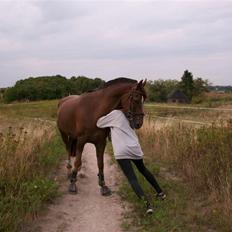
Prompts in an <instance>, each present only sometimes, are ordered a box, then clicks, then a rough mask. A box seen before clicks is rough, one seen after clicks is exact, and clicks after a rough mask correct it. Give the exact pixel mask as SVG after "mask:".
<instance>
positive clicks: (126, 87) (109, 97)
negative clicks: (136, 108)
mask: <svg viewBox="0 0 232 232" xmlns="http://www.w3.org/2000/svg"><path fill="white" fill-rule="evenodd" d="M132 86H133V85H132V84H122V85H120V86H110V87H107V88H105V89H104V90H105V92H104V112H105V113H109V112H110V111H112V110H114V109H116V108H117V106H118V104H119V102H120V99H121V97H122V96H123V95H124V94H126V93H128V92H129V91H130V89H131V88H132Z"/></svg>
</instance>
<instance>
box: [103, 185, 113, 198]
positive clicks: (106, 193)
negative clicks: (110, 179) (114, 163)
mask: <svg viewBox="0 0 232 232" xmlns="http://www.w3.org/2000/svg"><path fill="white" fill-rule="evenodd" d="M111 194H112V191H111V189H110V188H109V187H107V186H106V185H105V186H102V187H101V195H102V196H110V195H111Z"/></svg>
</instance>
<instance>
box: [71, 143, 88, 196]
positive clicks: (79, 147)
mask: <svg viewBox="0 0 232 232" xmlns="http://www.w3.org/2000/svg"><path fill="white" fill-rule="evenodd" d="M75 142H76V143H75V146H74V144H73V148H72V156H74V155H75V161H74V168H73V170H72V173H71V176H70V185H69V192H70V193H77V186H76V181H77V173H78V171H80V169H81V164H82V162H81V157H82V152H83V148H84V144H77V140H75Z"/></svg>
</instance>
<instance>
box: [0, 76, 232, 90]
mask: <svg viewBox="0 0 232 232" xmlns="http://www.w3.org/2000/svg"><path fill="white" fill-rule="evenodd" d="M56 76H62V77H64V78H66V79H67V80H69V79H71V78H72V77H76V78H77V77H86V78H90V79H95V78H99V79H101V80H103V81H105V82H107V81H110V80H113V79H116V78H120V77H115V78H113V79H110V80H105V79H102V78H101V77H88V76H85V75H78V76H74V75H73V76H70V77H67V76H64V75H61V74H55V75H51V76H48V75H45V76H30V77H27V78H22V79H19V80H17V81H21V80H27V79H29V78H40V77H41V78H43V77H49V78H52V77H56ZM124 77H125V76H124ZM125 78H130V77H125ZM193 78H194V79H195V78H197V77H194V76H193ZM141 79H143V80H144V79H145V78H141ZM141 79H138V80H141ZM135 80H137V79H135ZM158 80H163V81H166V80H177V81H181V78H179V79H162V78H158V79H155V80H151V79H147V81H158ZM17 81H16V82H17ZM16 82H15V83H14V84H13V85H12V86H5V87H3V86H0V89H4V88H11V87H14V86H15V84H16ZM209 86H212V87H217V86H222V87H232V85H231V84H228V85H220V84H219V85H218V84H213V83H210V82H209Z"/></svg>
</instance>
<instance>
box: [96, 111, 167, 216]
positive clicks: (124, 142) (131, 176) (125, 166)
mask: <svg viewBox="0 0 232 232" xmlns="http://www.w3.org/2000/svg"><path fill="white" fill-rule="evenodd" d="M97 127H99V128H106V127H109V128H110V131H111V140H112V146H113V152H114V156H115V159H116V160H117V162H118V164H119V166H120V167H121V169H122V171H123V173H124V174H125V176H126V177H127V179H128V181H129V183H130V185H131V187H132V189H133V190H134V192H135V193H136V195H137V196H138V197H139V198H140V199H142V200H143V201H144V203H145V206H146V213H147V214H152V213H153V207H152V205H151V203H150V202H149V200H148V198H147V197H146V196H145V194H144V191H143V190H142V188H141V186H140V184H139V182H138V180H137V177H136V175H135V173H134V169H133V166H132V163H134V164H135V166H136V167H137V169H138V171H139V172H140V173H141V174H142V175H143V176H144V177H145V178H146V180H147V181H148V182H149V183H150V184H151V186H152V187H153V188H154V190H155V191H156V193H157V194H156V196H157V197H158V198H160V199H162V200H164V199H165V198H166V195H165V194H164V192H163V191H162V189H161V187H160V186H159V184H158V183H157V181H156V179H155V177H154V176H153V175H152V173H151V172H150V171H149V170H148V169H147V168H146V166H145V165H144V162H143V152H142V149H141V146H140V144H139V140H138V137H137V135H136V133H135V131H134V130H133V129H132V128H131V126H130V123H129V121H128V119H127V118H126V116H125V115H124V113H123V112H122V111H121V110H113V111H111V112H110V113H109V114H107V115H105V116H103V117H101V118H99V119H98V121H97Z"/></svg>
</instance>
